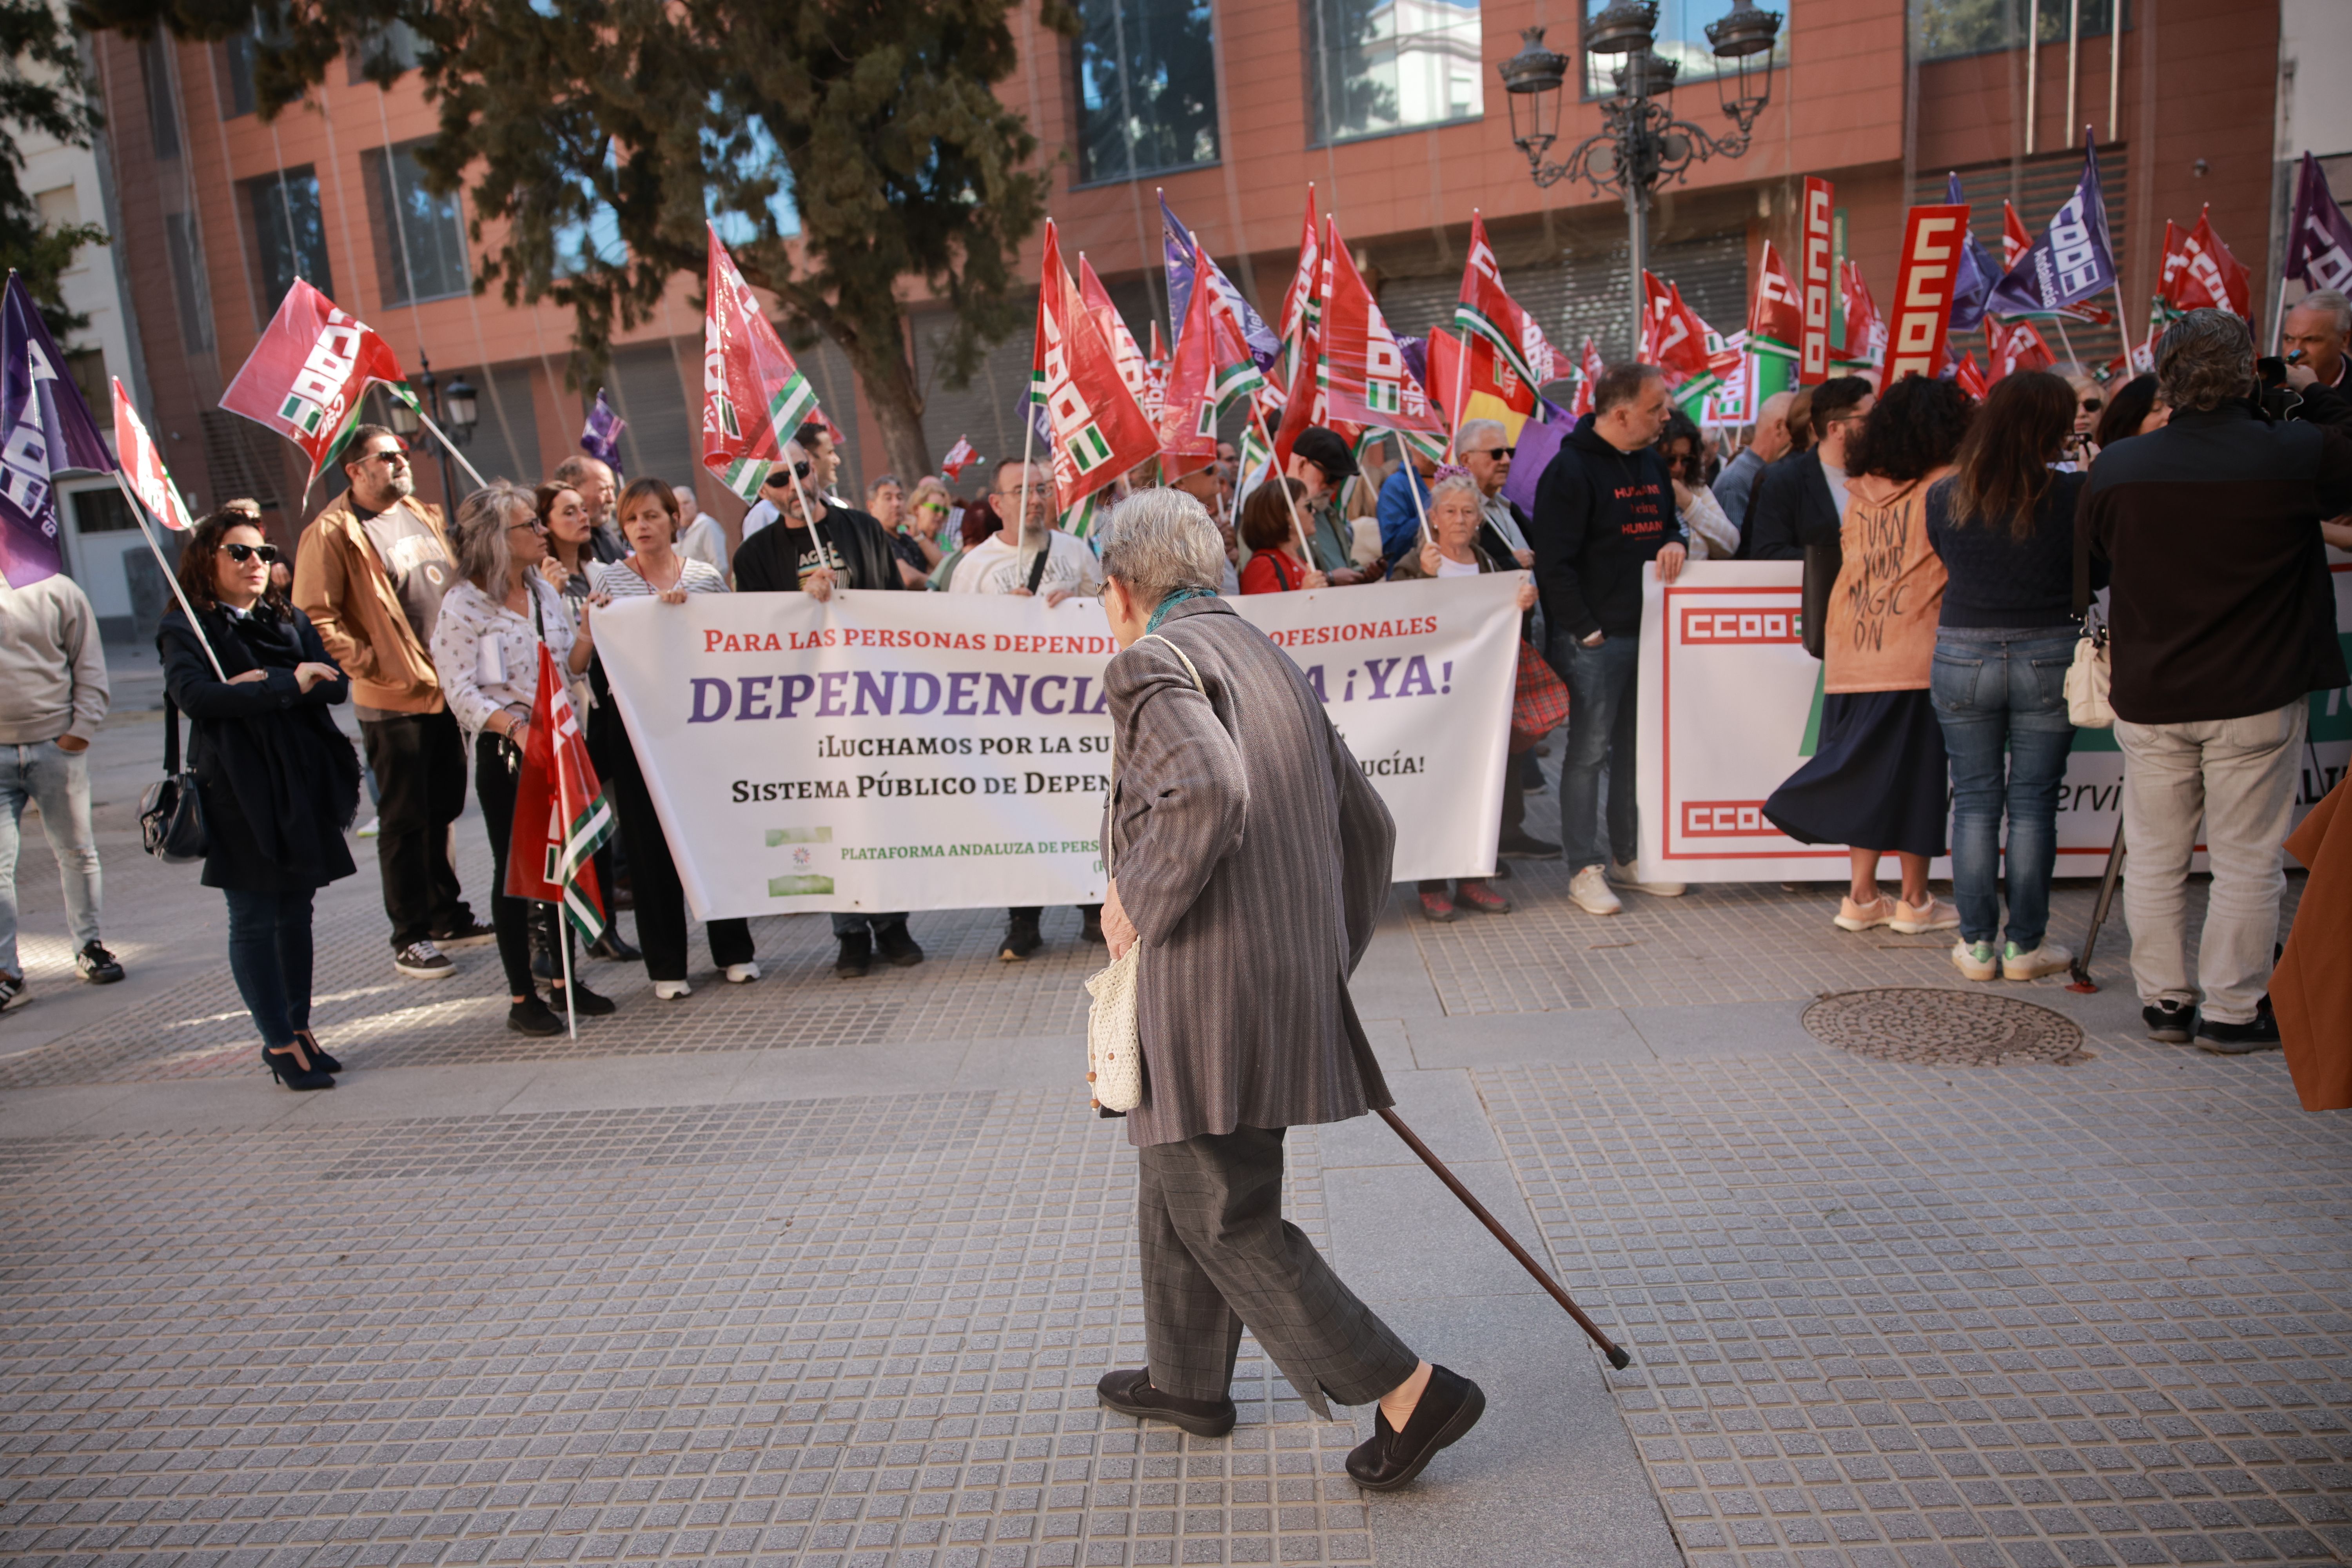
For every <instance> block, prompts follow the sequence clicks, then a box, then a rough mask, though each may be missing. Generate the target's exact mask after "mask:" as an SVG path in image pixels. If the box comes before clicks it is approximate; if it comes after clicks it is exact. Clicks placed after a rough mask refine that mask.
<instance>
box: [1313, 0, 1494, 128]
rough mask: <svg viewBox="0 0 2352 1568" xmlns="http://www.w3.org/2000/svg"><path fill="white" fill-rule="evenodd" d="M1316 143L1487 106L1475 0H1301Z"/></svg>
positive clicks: (1432, 121) (1454, 117)
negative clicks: (1303, 0)
mask: <svg viewBox="0 0 2352 1568" xmlns="http://www.w3.org/2000/svg"><path fill="white" fill-rule="evenodd" d="M1308 8H1309V16H1308V23H1307V25H1308V27H1309V29H1310V31H1309V42H1310V45H1311V48H1310V53H1309V58H1308V61H1307V72H1308V75H1309V76H1310V77H1311V78H1312V80H1311V81H1310V82H1309V84H1308V86H1309V88H1310V89H1311V92H1312V96H1313V99H1314V101H1315V135H1316V140H1317V141H1318V142H1349V141H1353V140H1355V139H1356V138H1358V137H1360V136H1385V135H1387V134H1388V133H1389V132H1392V131H1407V130H1411V129H1412V128H1413V127H1415V126H1422V125H1443V124H1444V123H1446V122H1447V121H1458V120H1475V119H1477V118H1478V117H1479V116H1480V115H1481V114H1483V113H1484V112H1486V98H1485V93H1484V89H1483V85H1482V80H1483V73H1482V72H1481V71H1480V69H1479V52H1478V40H1479V33H1478V0H1308Z"/></svg>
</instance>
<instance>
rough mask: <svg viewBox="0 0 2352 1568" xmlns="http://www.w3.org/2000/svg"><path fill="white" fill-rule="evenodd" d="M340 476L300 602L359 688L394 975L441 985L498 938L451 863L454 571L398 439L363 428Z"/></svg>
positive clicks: (306, 540) (459, 741) (458, 757)
mask: <svg viewBox="0 0 2352 1568" xmlns="http://www.w3.org/2000/svg"><path fill="white" fill-rule="evenodd" d="M343 472H344V474H345V475H346V476H347V477H348V478H349V479H350V480H351V488H350V489H346V490H345V491H344V492H343V493H342V494H341V495H340V496H338V497H336V498H335V499H334V500H331V501H330V502H329V503H328V504H327V506H326V507H325V509H324V510H321V511H320V513H319V515H318V516H317V517H315V518H313V519H311V521H310V527H309V528H307V529H305V530H304V531H303V532H302V542H301V544H300V545H299V547H298V548H297V550H296V551H295V554H294V602H295V603H296V604H298V605H300V606H301V607H302V612H303V614H305V615H307V616H310V624H311V625H312V626H316V627H318V628H319V637H320V641H322V642H324V643H325V644H326V645H327V651H328V652H329V653H331V654H332V655H334V658H335V662H336V663H338V664H340V665H341V666H342V668H343V673H344V674H346V675H348V676H350V677H351V680H352V711H353V713H354V714H355V715H356V716H357V718H358V719H359V721H360V738H361V741H362V743H363V745H364V746H365V748H366V752H367V762H368V767H369V769H370V770H371V771H372V772H373V773H374V774H375V783H376V791H377V794H378V796H379V799H378V801H377V809H378V812H379V814H380V822H381V826H380V828H379V831H378V833H377V835H376V841H375V853H376V863H377V865H378V867H379V868H381V870H382V872H383V910H384V913H385V914H386V915H388V916H390V917H391V919H392V952H393V958H392V962H393V967H394V968H395V969H397V970H399V971H400V973H403V974H406V975H411V976H414V977H415V978H417V979H420V980H438V979H441V978H443V977H444V976H446V975H448V974H450V973H454V966H453V965H452V964H451V963H450V962H449V958H448V955H447V954H446V953H444V952H442V951H441V949H442V948H443V947H445V946H446V947H473V946H477V945H478V944H480V943H482V942H488V941H490V940H491V938H492V936H493V935H494V934H495V933H494V932H493V931H491V929H490V928H489V927H488V926H487V925H484V924H482V923H481V922H480V921H477V920H476V919H474V915H473V911H472V910H470V909H468V908H467V906H466V901H465V900H464V898H463V897H462V896H461V893H460V889H458V886H457V867H456V866H455V865H454V864H453V863H452V862H451V860H450V857H449V837H450V835H449V830H450V826H451V825H452V824H453V823H455V822H456V821H457V817H458V815H459V814H460V813H462V812H463V811H464V810H465V809H466V746H465V741H464V738H463V737H462V736H460V735H459V734H458V732H457V717H456V716H455V715H454V714H452V713H451V712H450V711H449V704H448V703H447V702H446V700H444V699H443V697H442V695H441V681H440V678H439V677H438V676H437V675H436V673H435V672H434V668H433V656H432V654H431V653H430V652H428V651H427V650H428V649H429V648H430V647H432V643H433V623H434V621H435V620H436V618H438V616H440V613H441V595H443V594H444V593H445V592H446V591H447V589H448V587H449V584H451V582H453V581H454V580H455V579H456V577H457V565H456V563H455V562H453V561H452V560H451V559H450V555H449V544H448V538H447V536H446V533H444V531H443V530H442V526H441V509H440V508H438V507H436V506H431V505H428V504H426V503H425V502H424V501H420V500H416V499H415V490H416V478H415V471H414V470H413V469H412V468H411V467H410V466H409V461H408V449H407V448H406V447H404V446H403V445H402V444H401V440H400V437H397V436H395V435H394V434H393V433H392V432H391V431H389V430H387V429H385V428H384V427H383V426H381V425H362V426H359V427H358V428H357V429H356V430H354V431H352V438H351V444H350V445H349V446H348V447H345V448H344V449H343Z"/></svg>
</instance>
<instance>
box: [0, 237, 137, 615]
mask: <svg viewBox="0 0 2352 1568" xmlns="http://www.w3.org/2000/svg"><path fill="white" fill-rule="evenodd" d="M0 362H5V363H0V576H5V577H6V578H7V580H8V584H9V586H11V587H16V588H23V587H26V586H28V585H30V584H35V583H37V582H39V581H40V580H41V579H42V578H44V577H54V576H56V575H57V574H58V573H60V572H62V571H64V570H65V569H66V563H65V556H64V554H63V553H62V552H61V551H60V550H59V548H58V491H57V476H58V475H59V474H62V473H65V472H68V470H71V469H76V468H80V469H86V470H88V471H89V472H91V473H100V474H110V473H112V472H114V471H115V467H116V465H115V461H114V454H113V453H112V452H111V451H110V450H109V449H108V448H107V445H106V438H105V437H102V436H100V434H99V431H98V421H97V420H95V419H93V418H91V417H90V415H89V405H88V404H86V403H84V402H83V401H82V400H81V393H80V391H79V388H77V387H76V386H75V385H74V384H73V383H72V381H71V380H69V379H68V377H67V375H66V373H65V363H66V361H65V356H64V355H63V354H61V353H58V345H57V344H56V342H53V341H52V340H51V339H50V337H49V329H48V328H47V326H45V325H44V324H43V323H42V321H41V312H40V310H38V309H37V307H36V306H35V305H34V304H33V296H32V294H31V293H30V292H29V291H27V290H26V288H25V280H24V279H21V278H19V277H17V276H16V273H15V271H14V270H11V271H10V272H9V274H8V287H7V291H6V293H5V296H0Z"/></svg>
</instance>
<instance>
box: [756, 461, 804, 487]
mask: <svg viewBox="0 0 2352 1568" xmlns="http://www.w3.org/2000/svg"><path fill="white" fill-rule="evenodd" d="M808 477H809V465H808V464H806V463H794V464H793V475H792V478H793V479H807V478H808ZM791 483H792V479H786V478H785V477H784V476H783V474H782V472H773V473H771V474H769V476H768V477H767V478H766V479H761V481H760V488H761V489H763V490H774V489H784V488H785V487H786V486H787V485H789V484H791Z"/></svg>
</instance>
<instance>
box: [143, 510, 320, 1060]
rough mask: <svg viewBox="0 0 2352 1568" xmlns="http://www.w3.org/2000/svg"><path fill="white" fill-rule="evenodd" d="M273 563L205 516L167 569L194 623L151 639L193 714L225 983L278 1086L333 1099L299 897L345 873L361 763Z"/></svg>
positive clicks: (192, 739) (176, 616)
mask: <svg viewBox="0 0 2352 1568" xmlns="http://www.w3.org/2000/svg"><path fill="white" fill-rule="evenodd" d="M277 564H278V549H277V547H276V546H275V545H273V544H271V543H270V542H268V540H267V539H265V538H264V537H263V536H262V532H261V530H260V528H259V526H258V525H257V523H256V521H255V520H254V519H253V518H252V517H251V516H250V515H248V514H247V513H246V512H245V511H243V510H233V509H226V508H224V509H223V510H219V511H215V512H213V513H211V514H210V515H208V516H206V517H205V518H203V519H201V520H200V521H198V522H197V523H196V526H195V527H194V530H192V531H190V532H189V534H188V536H187V542H186V543H185V544H184V546H183V547H182V548H181V551H180V565H179V574H178V575H179V579H180V587H181V590H182V591H183V592H184V593H185V594H186V595H187V597H188V604H189V605H191V606H192V607H193V608H194V611H195V619H194V622H191V621H190V620H189V618H188V616H187V615H186V613H185V612H184V611H183V610H181V609H180V608H179V607H178V606H176V605H175V606H173V608H172V609H170V610H167V611H166V612H164V615H163V625H162V626H161V627H160V628H159V629H158V631H157V633H156V637H155V644H156V647H157V649H158V650H159V651H160V652H161V653H162V654H163V689H164V690H165V691H166V692H167V693H169V695H170V700H171V704H172V707H173V708H174V709H176V710H178V711H179V712H182V713H185V714H186V715H187V716H188V771H189V772H191V773H194V775H195V780H196V796H197V800H198V802H199V803H200V805H201V806H202V809H203V811H204V818H205V839H206V843H205V870H204V884H205V887H207V888H218V889H221V890H222V892H223V893H225V894H226V896H227V899H228V967H229V973H230V974H231V975H232V976H233V977H234V978H235V979H236V992H237V994H238V995H239V996H240V997H242V998H243V999H244V1001H245V1008H246V1011H247V1013H248V1014H250V1015H251V1016H252V1018H253V1026H254V1027H255V1028H256V1029H257V1030H259V1031H260V1033H261V1061H262V1065H263V1066H264V1067H267V1068H268V1069H269V1072H270V1076H271V1077H272V1078H274V1079H277V1080H278V1082H279V1083H282V1084H284V1085H285V1086H286V1087H287V1088H288V1089H332V1088H334V1087H335V1080H334V1078H333V1077H332V1075H333V1074H335V1073H338V1072H341V1070H342V1063H341V1062H339V1061H337V1060H336V1059H335V1058H333V1057H331V1056H330V1055H328V1054H327V1053H326V1052H325V1051H324V1050H322V1049H320V1046H319V1037H317V1036H316V1035H314V1034H312V1033H311V1032H310V975H311V943H310V901H311V899H312V897H313V896H314V895H315V894H316V893H317V892H318V890H319V889H320V888H322V887H324V886H326V885H327V884H328V883H329V882H332V881H337V880H340V879H342V878H344V877H348V876H350V875H351V874H352V870H353V869H354V868H353V867H352V851H351V846H350V845H349V843H347V842H346V841H345V839H344V837H343V834H344V831H345V830H346V829H347V828H349V827H350V826H351V825H352V818H353V817H354V816H357V815H358V814H359V805H360V762H359V757H358V755H357V754H356V753H355V752H353V751H352V743H351V742H350V740H349V739H347V738H346V737H345V736H344V734H343V733H342V731H340V730H338V729H337V728H336V727H335V722H334V721H333V720H332V719H331V718H329V717H328V715H327V709H328V707H329V706H330V705H331V704H333V703H337V702H341V701H342V700H345V699H346V698H348V697H349V696H350V695H351V682H350V681H349V680H348V679H345V677H344V675H343V672H342V670H341V668H337V666H336V664H335V661H334V660H333V659H332V658H330V657H328V654H327V649H326V645H325V644H324V643H322V642H320V640H319V634H318V632H317V631H316V630H314V629H313V628H312V627H311V625H310V617H309V616H305V615H304V614H303V613H302V612H301V611H299V610H298V609H296V608H295V607H294V606H293V605H291V604H290V603H289V602H288V600H287V598H286V595H285V592H284V590H283V589H281V588H279V587H278V586H277V585H276V584H273V583H272V581H271V576H272V568H273V567H275V566H276V565H277ZM207 647H209V648H210V649H211V654H210V656H209V657H207V655H206V652H205V650H206V648H207ZM215 658H217V659H218V660H219V661H220V667H219V669H218V670H217V671H216V670H215V668H214V666H213V659H215ZM224 676H225V677H226V679H224ZM167 721H168V722H170V723H172V724H173V725H174V726H176V725H177V724H178V722H179V720H178V719H177V718H176V717H174V716H170V715H167Z"/></svg>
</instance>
